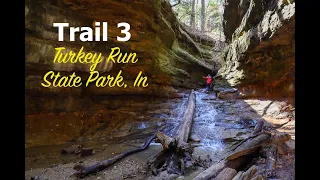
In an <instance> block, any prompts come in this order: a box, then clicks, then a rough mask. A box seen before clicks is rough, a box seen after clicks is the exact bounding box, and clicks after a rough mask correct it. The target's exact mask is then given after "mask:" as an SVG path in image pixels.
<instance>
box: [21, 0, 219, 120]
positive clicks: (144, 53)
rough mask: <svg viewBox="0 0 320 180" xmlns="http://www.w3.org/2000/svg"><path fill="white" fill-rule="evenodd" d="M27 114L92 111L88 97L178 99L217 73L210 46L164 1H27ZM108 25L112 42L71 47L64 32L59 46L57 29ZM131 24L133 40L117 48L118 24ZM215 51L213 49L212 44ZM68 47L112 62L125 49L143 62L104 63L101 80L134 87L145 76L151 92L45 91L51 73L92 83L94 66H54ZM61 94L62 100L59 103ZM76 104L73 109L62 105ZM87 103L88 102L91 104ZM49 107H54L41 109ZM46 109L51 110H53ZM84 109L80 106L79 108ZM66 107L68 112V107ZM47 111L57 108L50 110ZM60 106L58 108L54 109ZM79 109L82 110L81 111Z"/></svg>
mask: <svg viewBox="0 0 320 180" xmlns="http://www.w3.org/2000/svg"><path fill="white" fill-rule="evenodd" d="M25 10H26V11H25V16H26V18H25V23H26V28H25V30H26V35H25V41H26V56H25V57H26V59H25V61H26V74H27V76H26V104H27V106H26V113H27V114H29V113H38V112H43V113H45V112H53V111H56V110H57V111H61V109H67V111H72V110H76V109H77V110H81V107H83V106H82V105H81V104H86V106H90V105H89V104H90V103H91V101H90V99H88V98H85V99H82V100H81V102H79V101H77V100H76V99H81V97H85V96H87V95H90V96H94V95H99V96H101V95H103V96H105V95H148V96H160V97H177V96H178V95H177V94H176V90H175V88H177V87H182V88H195V87H199V86H201V85H203V83H204V82H203V79H202V76H203V75H204V74H205V73H208V72H212V71H217V68H218V66H215V67H214V65H215V64H216V63H215V62H213V61H214V60H213V59H212V53H211V52H210V47H211V44H210V43H208V42H204V43H203V44H202V45H201V44H200V43H198V42H196V39H195V38H196V37H195V36H190V35H189V34H190V33H189V32H187V31H188V30H187V29H186V28H184V27H183V26H182V25H181V24H180V23H179V22H178V21H177V19H176V17H175V15H174V13H173V12H172V10H171V6H170V4H169V3H168V2H167V1H165V0H160V1H149V0H143V1H130V0H122V1H118V0H112V1H104V0H100V1H94V2H93V1H89V0H81V1H80V0H51V1H30V0H28V1H26V4H25ZM94 21H98V22H108V41H107V42H102V41H101V42H89V43H87V42H81V41H79V40H77V37H76V41H75V42H69V41H68V39H69V32H68V31H65V32H64V33H65V39H66V41H64V42H59V41H58V30H57V28H55V27H53V25H52V23H56V22H68V23H69V24H70V26H74V27H77V26H89V27H92V26H93V22H94ZM119 22H127V23H129V24H130V26H131V29H130V33H131V39H130V40H129V41H127V42H118V41H117V40H116V36H118V35H119V36H121V33H120V30H119V29H118V28H117V26H116V25H117V23H119ZM212 45H213V44H212ZM61 46H63V47H65V48H66V49H67V50H73V51H75V52H77V51H79V49H80V48H81V47H82V46H83V47H84V49H85V50H86V51H93V52H101V53H102V55H103V56H106V57H107V56H108V54H109V53H110V52H111V50H110V49H111V48H112V47H116V46H118V47H120V48H121V50H122V51H123V52H128V53H131V52H135V53H137V58H139V61H138V62H137V63H136V64H112V65H107V64H103V63H101V65H99V66H98V67H97V70H99V71H100V72H104V73H102V74H101V75H108V74H110V75H114V76H115V75H116V74H117V73H118V72H119V70H122V71H123V73H122V74H123V76H124V79H125V80H126V81H127V82H128V84H132V83H131V82H133V81H134V79H135V77H136V76H137V74H138V73H139V72H140V71H142V72H143V75H144V76H147V77H148V83H149V87H148V88H132V87H130V86H129V87H128V88H126V89H124V88H96V87H95V86H92V87H89V88H86V87H79V88H44V87H42V86H40V83H41V82H42V78H43V76H44V74H45V73H46V72H48V71H50V70H55V71H60V72H61V74H66V75H68V74H71V73H72V72H74V71H75V72H77V74H78V75H80V76H81V77H82V79H83V81H85V80H86V78H88V74H89V73H88V71H89V65H84V64H63V65H59V64H54V63H53V59H54V55H55V49H54V48H56V47H61ZM57 94H59V96H60V97H63V98H62V99H61V98H57V97H56V95H57ZM67 99H69V100H70V99H71V100H70V102H72V103H73V104H70V103H61V101H62V102H64V101H65V100H67ZM86 99H87V100H86ZM42 102H48V103H49V102H50V103H49V104H50V105H43V104H42V105H40V103H42ZM48 103H47V104H48ZM79 103H80V104H79ZM64 104H65V105H67V104H69V105H68V107H75V108H67V107H64ZM48 106H50V107H52V108H48ZM55 106H57V107H59V108H54V107H55ZM79 108H80V109H79Z"/></svg>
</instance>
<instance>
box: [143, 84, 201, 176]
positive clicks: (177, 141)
mask: <svg viewBox="0 0 320 180" xmlns="http://www.w3.org/2000/svg"><path fill="white" fill-rule="evenodd" d="M195 106H196V96H195V93H194V90H192V91H191V93H190V95H189V97H188V102H187V106H186V109H185V111H184V115H183V118H182V120H181V121H182V124H181V125H180V127H179V129H178V132H177V135H176V136H175V137H174V138H171V137H169V136H167V135H165V134H164V133H162V132H158V133H157V134H156V136H157V140H158V141H159V142H160V143H161V144H162V147H163V150H162V151H161V152H160V153H159V154H158V155H157V156H156V157H155V158H154V159H153V160H151V162H149V167H150V169H151V172H152V174H153V175H158V174H159V173H160V172H161V171H165V170H166V171H167V173H168V174H179V175H182V174H184V171H185V168H186V167H188V166H190V165H191V164H192V162H191V161H192V153H193V147H192V146H191V145H190V144H188V143H187V142H188V139H189V135H190V131H191V126H192V120H193V117H194V112H195Z"/></svg>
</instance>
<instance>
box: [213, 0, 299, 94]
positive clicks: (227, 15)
mask: <svg viewBox="0 0 320 180" xmlns="http://www.w3.org/2000/svg"><path fill="white" fill-rule="evenodd" d="M224 20H225V23H224V31H225V36H226V41H227V43H228V46H227V47H226V48H225V53H224V63H223V67H222V68H221V69H220V70H219V73H218V74H219V75H220V76H219V78H218V79H219V80H220V82H219V85H218V86H217V89H218V88H219V86H231V87H236V88H237V89H238V90H239V91H240V92H241V94H242V95H243V96H244V97H276V98H282V97H284V98H291V99H292V98H294V82H295V37H294V35H295V2H294V1H289V0H288V1H287V0H280V1H278V0H255V1H253V0H234V1H227V2H226V5H225V10H224ZM218 79H217V80H218Z"/></svg>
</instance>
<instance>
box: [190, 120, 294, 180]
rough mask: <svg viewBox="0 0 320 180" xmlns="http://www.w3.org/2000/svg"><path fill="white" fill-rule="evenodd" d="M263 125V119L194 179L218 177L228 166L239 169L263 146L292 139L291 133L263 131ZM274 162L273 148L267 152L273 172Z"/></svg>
mask: <svg viewBox="0 0 320 180" xmlns="http://www.w3.org/2000/svg"><path fill="white" fill-rule="evenodd" d="M263 125H264V123H263V121H260V122H258V123H257V124H256V126H255V128H254V130H253V133H252V134H251V135H250V136H249V137H248V138H247V139H245V140H243V141H241V142H240V143H239V144H238V145H237V146H236V147H235V148H233V149H232V151H231V152H230V153H229V154H228V155H227V156H226V157H225V158H223V159H221V160H220V161H218V162H217V163H215V164H213V165H212V166H211V167H209V168H208V169H206V170H205V171H203V172H202V173H200V174H199V175H198V176H196V177H195V178H194V179H193V180H208V179H211V178H213V177H217V175H219V173H221V172H223V170H224V169H226V168H232V169H235V170H237V171H239V170H241V169H243V168H244V167H245V166H246V165H247V164H249V162H251V160H252V159H253V157H255V155H257V154H258V152H259V150H260V149H261V147H263V148H265V147H266V146H271V147H274V146H276V145H278V144H281V143H283V142H285V141H288V140H290V139H291V137H290V135H288V134H282V135H279V136H274V134H273V133H272V132H269V131H263ZM274 164H275V161H274V148H272V151H268V152H267V169H268V171H269V172H271V173H272V170H271V169H273V168H274ZM253 168H255V167H253ZM251 169H252V168H251ZM249 172H250V173H249ZM255 172H256V171H255ZM250 174H251V171H248V172H247V173H245V174H243V175H245V176H244V177H246V176H249V175H250ZM238 176H240V175H239V174H238V175H237V176H236V177H234V179H237V177H238ZM250 177H251V175H250ZM240 179H243V178H240ZM247 179H250V178H247Z"/></svg>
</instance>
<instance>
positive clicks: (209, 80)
mask: <svg viewBox="0 0 320 180" xmlns="http://www.w3.org/2000/svg"><path fill="white" fill-rule="evenodd" d="M203 78H204V79H206V91H205V92H206V93H208V92H210V90H211V84H212V82H213V78H212V77H211V75H210V74H208V76H206V77H205V76H203Z"/></svg>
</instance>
